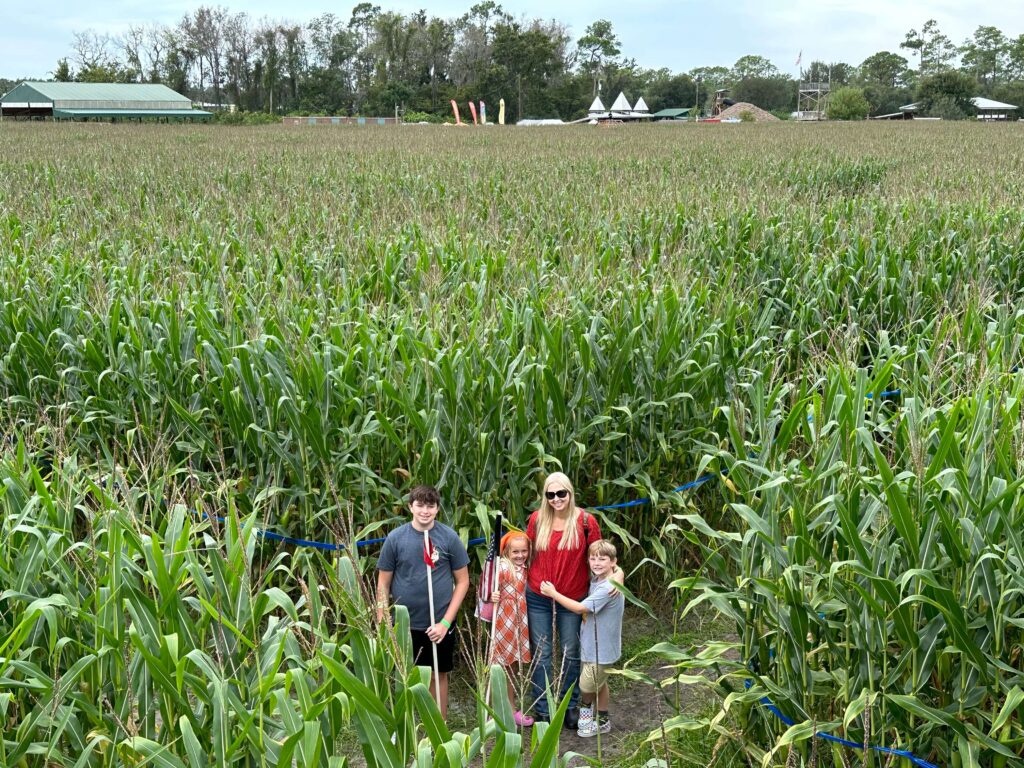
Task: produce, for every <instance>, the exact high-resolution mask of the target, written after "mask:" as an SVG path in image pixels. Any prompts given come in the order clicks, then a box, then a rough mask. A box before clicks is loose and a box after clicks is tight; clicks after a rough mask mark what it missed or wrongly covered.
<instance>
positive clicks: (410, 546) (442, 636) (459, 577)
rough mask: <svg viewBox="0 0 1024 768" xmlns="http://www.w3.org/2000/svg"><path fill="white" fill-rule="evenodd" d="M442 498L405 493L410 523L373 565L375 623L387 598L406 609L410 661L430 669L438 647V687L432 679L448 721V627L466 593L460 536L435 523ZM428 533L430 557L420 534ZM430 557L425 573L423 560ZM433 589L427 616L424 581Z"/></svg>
mask: <svg viewBox="0 0 1024 768" xmlns="http://www.w3.org/2000/svg"><path fill="white" fill-rule="evenodd" d="M440 503H441V495H440V494H439V493H438V492H437V490H436V489H435V488H432V487H431V486H427V485H418V486H416V487H415V488H413V489H412V491H411V492H410V494H409V513H410V516H411V519H410V521H409V522H408V523H405V525H402V526H400V527H398V528H396V529H395V530H393V531H392V532H391V533H389V534H388V536H387V538H386V539H385V540H384V547H383V548H382V549H381V551H380V557H379V558H378V560H377V621H381V620H383V618H384V612H385V610H386V609H387V607H388V599H389V598H390V600H391V602H392V603H393V604H395V605H404V606H405V607H406V608H408V610H409V630H410V633H411V634H412V652H413V662H414V663H415V664H417V665H418V666H431V662H432V655H433V651H432V650H431V647H430V646H431V645H436V646H437V660H438V675H437V677H438V679H437V685H435V684H434V681H433V680H431V684H430V692H431V693H433V694H435V698H436V699H437V705H438V707H439V708H440V710H441V717H447V716H448V673H449V672H451V671H452V668H453V666H454V662H455V633H454V632H453V631H452V624H453V623H454V622H455V616H456V614H458V612H459V607H460V606H461V605H462V599H463V598H464V597H465V596H466V593H467V592H468V591H469V555H468V554H467V553H466V548H465V547H464V546H463V544H462V541H461V540H460V539H459V535H458V534H457V533H455V531H453V530H452V529H451V528H449V527H448V526H447V525H445V524H444V523H439V522H437V520H436V518H437V512H438V506H439V505H440ZM424 531H426V532H427V541H429V542H430V552H429V553H428V552H427V551H426V542H425V541H424V537H423V533H424ZM428 556H429V557H430V560H431V566H430V567H429V568H428V567H427V564H426V558H427V557H428ZM428 578H429V579H430V580H431V583H432V584H433V588H434V611H435V615H434V616H431V615H430V606H429V603H428V592H427V579H428Z"/></svg>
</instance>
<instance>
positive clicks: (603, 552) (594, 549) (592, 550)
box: [587, 539, 616, 560]
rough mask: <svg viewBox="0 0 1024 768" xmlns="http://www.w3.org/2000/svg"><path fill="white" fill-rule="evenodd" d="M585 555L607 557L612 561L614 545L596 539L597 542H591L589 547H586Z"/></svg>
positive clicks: (613, 558) (605, 540) (606, 540)
mask: <svg viewBox="0 0 1024 768" xmlns="http://www.w3.org/2000/svg"><path fill="white" fill-rule="evenodd" d="M587 554H588V555H597V556H598V557H608V558H611V559H612V560H615V559H616V558H615V545H614V544H612V543H611V542H610V541H608V539H598V540H597V541H595V542H592V543H591V545H590V546H589V547H587Z"/></svg>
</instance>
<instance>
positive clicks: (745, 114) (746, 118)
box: [740, 109, 757, 123]
mask: <svg viewBox="0 0 1024 768" xmlns="http://www.w3.org/2000/svg"><path fill="white" fill-rule="evenodd" d="M740 122H741V123H756V122H757V118H756V117H754V113H753V112H751V111H750V110H749V109H744V110H743V111H742V112H740Z"/></svg>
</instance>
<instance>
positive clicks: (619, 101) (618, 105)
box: [612, 91, 633, 112]
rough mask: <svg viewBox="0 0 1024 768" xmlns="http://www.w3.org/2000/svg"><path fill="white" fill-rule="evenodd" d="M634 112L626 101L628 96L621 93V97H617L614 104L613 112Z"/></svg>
mask: <svg viewBox="0 0 1024 768" xmlns="http://www.w3.org/2000/svg"><path fill="white" fill-rule="evenodd" d="M632 111H633V110H632V109H631V108H630V106H629V102H628V101H626V95H625V94H624V93H623V92H622V91H619V95H618V96H616V97H615V101H613V102H612V112H632Z"/></svg>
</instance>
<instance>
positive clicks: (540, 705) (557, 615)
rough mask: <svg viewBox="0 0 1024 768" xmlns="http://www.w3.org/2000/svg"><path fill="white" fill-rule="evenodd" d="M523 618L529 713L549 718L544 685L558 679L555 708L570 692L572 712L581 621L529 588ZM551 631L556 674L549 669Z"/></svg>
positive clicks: (577, 693) (576, 697) (576, 698)
mask: <svg viewBox="0 0 1024 768" xmlns="http://www.w3.org/2000/svg"><path fill="white" fill-rule="evenodd" d="M552 611H554V615H552ZM526 615H527V618H528V621H529V623H530V652H531V653H532V655H533V676H532V678H531V682H532V683H533V698H534V704H533V711H534V712H535V713H536V714H537V715H540V716H541V717H546V716H548V715H549V714H550V713H549V712H548V700H547V697H546V693H545V691H546V689H547V686H548V681H551V682H552V685H553V684H554V683H556V682H557V681H558V679H559V678H561V681H562V685H561V686H560V691H559V694H558V698H557V699H556V700H555V705H556V706H557V705H558V702H559V701H561V700H562V698H563V697H564V696H565V693H566V691H568V690H569V688H572V698H571V699H570V700H569V708H570V709H575V708H576V707H577V706H578V704H579V698H580V691H579V680H580V625H581V624H582V622H583V617H582V616H580V615H579V614H578V613H573V612H572V611H570V610H569V609H568V608H563V607H562V606H561V605H559V604H558V603H556V602H555V601H554V600H552V599H551V598H550V597H544V595H539V594H537V593H536V592H534V591H533V590H531V589H530V588H529V586H527V588H526ZM552 630H554V633H555V634H557V635H558V648H559V650H560V651H561V657H562V664H561V669H558V670H555V669H553V668H552V663H551V650H552ZM552 693H554V690H552Z"/></svg>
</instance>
